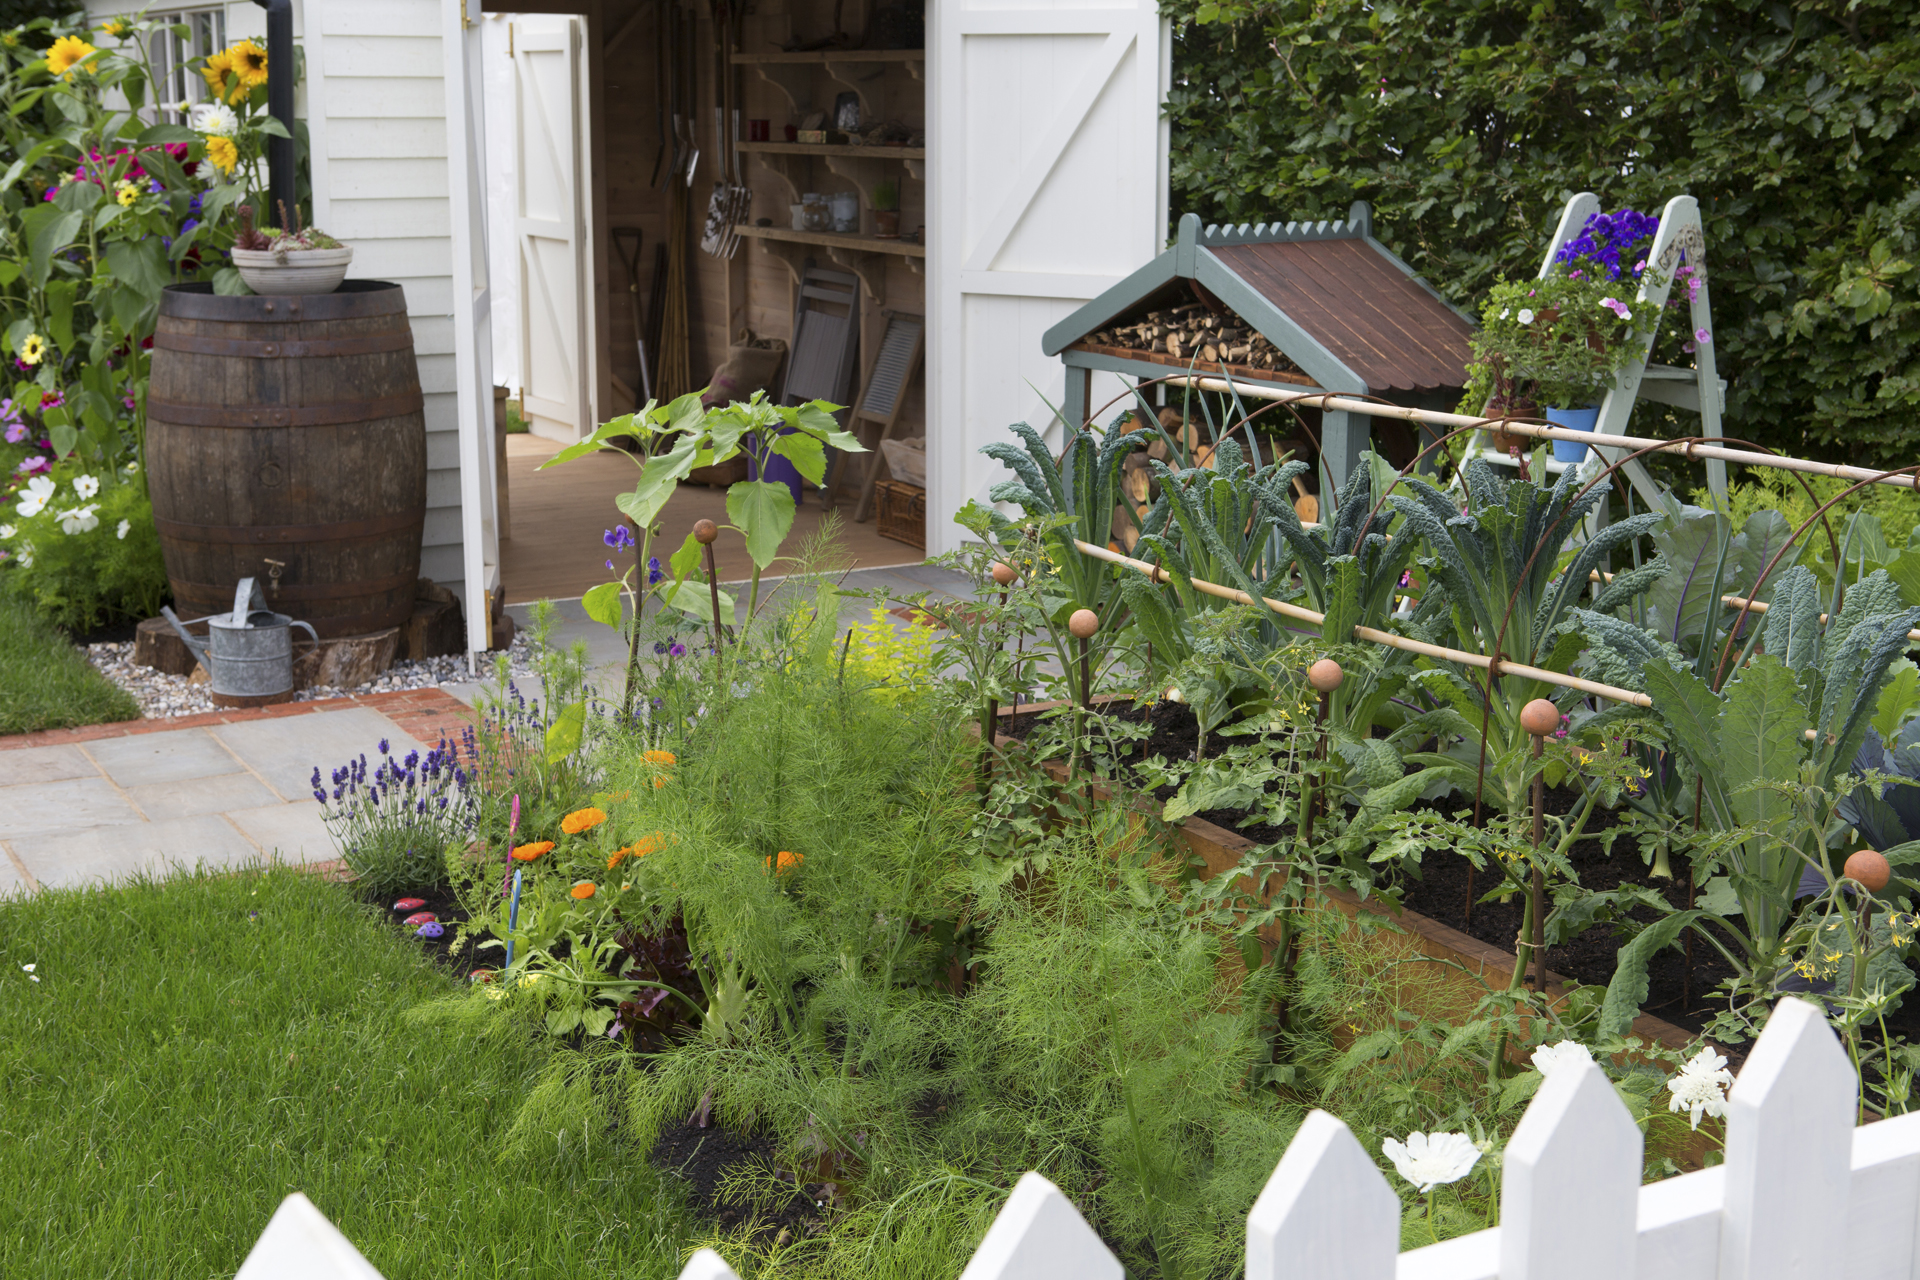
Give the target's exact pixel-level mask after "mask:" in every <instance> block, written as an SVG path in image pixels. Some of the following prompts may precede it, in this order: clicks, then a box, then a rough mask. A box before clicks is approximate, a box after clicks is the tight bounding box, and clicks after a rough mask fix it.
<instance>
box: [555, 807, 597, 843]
mask: <svg viewBox="0 0 1920 1280" xmlns="http://www.w3.org/2000/svg"><path fill="white" fill-rule="evenodd" d="M606 820H607V815H606V811H605V810H602V809H595V808H594V807H592V806H591V805H589V806H588V807H586V808H585V809H575V810H574V811H573V812H572V813H570V814H568V815H567V816H566V817H564V818H562V819H560V829H561V830H562V831H564V832H566V833H567V834H568V835H570V836H577V835H579V834H580V833H581V832H582V831H591V830H593V829H594V828H595V827H597V826H599V825H600V824H601V823H603V822H605V821H606Z"/></svg>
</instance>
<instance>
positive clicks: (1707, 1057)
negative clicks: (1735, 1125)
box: [1667, 1047, 1733, 1129]
mask: <svg viewBox="0 0 1920 1280" xmlns="http://www.w3.org/2000/svg"><path fill="white" fill-rule="evenodd" d="M1732 1083H1733V1072H1731V1071H1729V1070H1727V1060H1726V1058H1725V1057H1723V1056H1721V1055H1720V1054H1717V1053H1715V1052H1714V1051H1713V1049H1712V1048H1711V1047H1708V1048H1705V1049H1702V1050H1701V1051H1700V1052H1698V1053H1696V1054H1694V1055H1693V1058H1692V1059H1691V1060H1690V1061H1689V1062H1688V1063H1687V1064H1686V1065H1685V1066H1684V1067H1681V1068H1680V1074H1679V1075H1677V1076H1675V1077H1673V1079H1671V1080H1669V1081H1667V1090H1668V1092H1670V1093H1672V1094H1673V1098H1672V1100H1671V1101H1669V1102H1668V1103H1667V1110H1669V1111H1685V1112H1687V1113H1688V1118H1689V1119H1690V1120H1691V1121H1692V1127H1693V1128H1695V1129H1698V1128H1699V1127H1700V1117H1701V1115H1703V1114H1705V1115H1710V1116H1714V1117H1721V1116H1725V1115H1726V1114H1727V1093H1726V1091H1727V1087H1728V1086H1729V1085H1731V1084H1732Z"/></svg>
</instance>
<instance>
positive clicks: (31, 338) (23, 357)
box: [20, 333, 47, 364]
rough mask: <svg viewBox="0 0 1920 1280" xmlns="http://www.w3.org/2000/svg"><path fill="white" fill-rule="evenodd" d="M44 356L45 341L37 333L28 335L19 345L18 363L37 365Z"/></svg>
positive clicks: (45, 350) (45, 351)
mask: <svg viewBox="0 0 1920 1280" xmlns="http://www.w3.org/2000/svg"><path fill="white" fill-rule="evenodd" d="M46 354H47V340H46V339H45V338H43V337H41V336H40V335H39V334H37V333H30V334H28V335H27V340H26V341H25V342H22V343H21V344H20V362H21V363H22V364H39V363H40V358H41V357H42V356H44V355H46Z"/></svg>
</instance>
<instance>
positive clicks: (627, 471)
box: [500, 435, 925, 604]
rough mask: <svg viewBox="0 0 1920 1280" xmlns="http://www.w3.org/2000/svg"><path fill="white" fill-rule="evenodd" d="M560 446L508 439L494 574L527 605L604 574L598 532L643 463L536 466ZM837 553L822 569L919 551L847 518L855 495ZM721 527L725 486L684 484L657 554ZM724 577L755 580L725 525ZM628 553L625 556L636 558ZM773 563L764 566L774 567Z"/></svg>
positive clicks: (816, 520) (915, 558)
mask: <svg viewBox="0 0 1920 1280" xmlns="http://www.w3.org/2000/svg"><path fill="white" fill-rule="evenodd" d="M560 449H561V446H560V445H558V444H556V443H555V442H553V441H551V440H543V439H541V438H540V437H538V436H534V435H511V436H508V437H507V510H508V533H509V534H510V536H509V537H508V538H507V540H505V541H503V542H502V543H501V544H500V576H501V581H502V582H503V583H504V584H505V585H506V588H507V603H508V604H526V603H529V602H531V601H534V600H570V599H573V598H575V597H578V596H580V595H582V594H584V593H585V592H586V590H587V588H589V587H594V586H598V585H599V584H600V583H602V582H605V581H607V579H608V577H609V576H610V575H609V574H608V573H607V563H606V562H607V560H608V559H609V558H613V559H614V562H615V564H617V565H620V567H621V568H623V569H624V568H625V567H626V565H624V564H620V558H618V557H611V555H610V553H609V552H608V550H607V548H606V546H605V545H604V544H603V543H602V542H601V535H603V534H604V533H605V532H606V531H607V530H608V529H611V528H612V527H613V526H614V524H615V522H616V521H618V520H619V519H621V516H620V512H619V510H618V509H617V508H616V507H615V506H614V505H613V500H614V497H615V496H616V495H618V494H621V493H626V492H629V491H631V490H632V488H633V484H634V480H635V479H636V478H637V477H638V476H639V474H640V471H639V468H637V467H636V466H634V464H633V461H632V460H631V459H630V458H628V457H626V456H624V455H621V454H617V453H596V454H590V455H588V456H587V457H584V458H577V459H575V460H574V461H572V462H569V463H567V464H566V465H565V466H562V467H555V468H554V469H553V470H551V471H540V470H538V468H539V466H540V464H541V463H542V462H545V461H546V460H547V459H548V458H550V457H552V456H553V455H554V454H556V453H558V452H559V451H560ZM840 512H841V520H840V548H841V550H840V555H839V556H838V557H837V558H836V559H835V560H834V561H832V562H829V563H827V564H824V565H821V566H820V567H821V568H826V569H842V568H856V567H857V568H861V569H872V568H876V567H878V566H881V565H900V564H918V563H920V561H921V560H923V559H924V558H925V557H924V556H922V555H921V554H920V552H919V551H917V550H916V549H914V548H913V547H910V546H908V545H907V544H906V543H904V542H895V541H893V540H892V539H891V538H883V537H881V536H880V534H879V532H878V530H877V529H876V527H875V525H874V522H873V521H872V520H871V519H869V520H868V521H867V522H866V523H865V524H855V523H853V503H852V501H851V499H846V500H843V501H842V502H841V504H840ZM823 514H824V513H823V511H822V510H821V507H820V495H819V494H818V493H817V492H814V491H811V490H810V491H808V493H807V496H806V501H805V502H803V503H801V505H800V511H799V514H798V515H797V516H796V517H795V519H794V522H793V532H792V533H791V534H789V535H788V538H787V548H788V550H795V549H797V548H798V547H799V546H800V545H801V544H802V543H804V542H805V541H806V539H807V538H808V536H809V535H811V534H812V533H813V532H814V530H816V529H818V528H819V527H820V521H821V518H822V516H823ZM703 517H704V518H706V519H709V520H712V521H714V522H715V523H716V524H725V523H726V519H727V510H726V491H725V490H724V489H709V488H706V487H704V486H701V485H682V486H681V487H680V490H679V492H677V493H675V494H674V495H673V498H672V499H671V500H670V501H669V502H668V503H667V508H666V511H665V512H664V513H663V514H662V515H661V519H660V523H661V526H662V536H661V540H660V541H661V542H662V543H664V544H665V545H664V546H659V545H658V544H656V554H658V555H660V557H661V559H662V560H664V559H665V558H666V555H667V553H669V552H672V551H675V550H678V549H679V546H680V544H681V542H682V541H683V540H685V538H686V536H687V531H688V530H690V529H691V528H692V527H693V523H694V521H696V520H699V519H701V518H703ZM714 547H715V552H716V555H717V557H718V564H719V569H720V580H721V581H723V582H734V581H739V580H741V579H743V578H748V577H751V576H752V574H753V561H752V560H750V559H749V558H748V557H747V548H746V543H745V542H744V541H743V540H742V539H741V537H740V535H739V534H737V533H733V532H730V531H723V532H722V533H721V535H720V540H719V541H718V542H717V543H715V544H714ZM631 554H632V553H628V557H629V558H628V560H627V563H629V564H630V563H632V561H631V559H630V557H631ZM781 569H782V566H780V565H775V566H774V568H773V569H772V570H770V571H769V572H776V573H777V572H780V571H781Z"/></svg>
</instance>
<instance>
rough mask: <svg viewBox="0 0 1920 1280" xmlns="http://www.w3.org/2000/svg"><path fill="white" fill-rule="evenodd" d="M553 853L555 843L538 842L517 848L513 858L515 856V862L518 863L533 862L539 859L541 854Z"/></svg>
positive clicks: (547, 841) (549, 841)
mask: <svg viewBox="0 0 1920 1280" xmlns="http://www.w3.org/2000/svg"><path fill="white" fill-rule="evenodd" d="M552 851H553V841H551V840H536V841H534V842H533V843H532V844H523V845H518V846H516V847H515V848H514V851H513V856H514V860H515V861H517V862H532V861H533V860H534V859H535V858H537V857H539V856H540V855H541V854H543V853H551V852H552Z"/></svg>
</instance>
